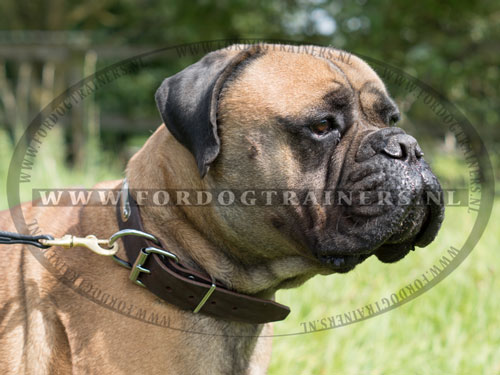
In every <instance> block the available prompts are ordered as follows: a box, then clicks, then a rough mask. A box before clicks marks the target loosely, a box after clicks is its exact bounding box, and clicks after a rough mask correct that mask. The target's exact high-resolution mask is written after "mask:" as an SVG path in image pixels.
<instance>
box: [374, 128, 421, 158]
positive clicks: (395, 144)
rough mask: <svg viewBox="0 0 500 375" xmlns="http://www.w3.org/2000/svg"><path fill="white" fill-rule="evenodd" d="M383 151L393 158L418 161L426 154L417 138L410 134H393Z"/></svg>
mask: <svg viewBox="0 0 500 375" xmlns="http://www.w3.org/2000/svg"><path fill="white" fill-rule="evenodd" d="M382 152H383V153H385V154H386V155H388V156H390V157H391V158H394V159H403V160H409V161H416V160H417V159H420V158H421V157H422V156H423V155H424V153H423V152H422V149H421V148H420V146H419V145H418V143H417V140H416V139H415V138H413V137H412V136H411V135H408V134H395V135H393V136H391V137H390V138H389V140H388V141H387V144H386V145H385V147H384V148H383V149H382Z"/></svg>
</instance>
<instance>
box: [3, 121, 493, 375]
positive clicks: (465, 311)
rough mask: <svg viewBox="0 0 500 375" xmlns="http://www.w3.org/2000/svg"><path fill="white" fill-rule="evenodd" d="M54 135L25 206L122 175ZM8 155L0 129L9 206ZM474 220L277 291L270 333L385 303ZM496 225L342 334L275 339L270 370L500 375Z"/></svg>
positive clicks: (107, 158) (444, 168)
mask: <svg viewBox="0 0 500 375" xmlns="http://www.w3.org/2000/svg"><path fill="white" fill-rule="evenodd" d="M59 139H60V135H59V134H58V133H57V129H55V130H54V131H53V133H52V134H51V135H50V136H49V139H48V140H47V141H46V142H45V143H44V146H43V147H42V148H41V150H40V154H39V155H38V157H37V163H36V165H35V167H34V169H33V171H32V175H33V178H32V181H33V182H32V183H31V184H21V192H22V198H23V200H30V199H31V189H32V188H33V187H36V188H43V187H66V186H85V187H90V186H92V185H93V184H94V183H95V182H97V181H102V180H106V179H114V178H120V177H121V176H122V169H123V166H121V165H118V164H117V163H116V162H115V161H114V160H115V159H116V155H102V154H100V153H93V154H92V155H94V156H92V157H91V158H90V159H89V160H87V163H86V165H85V166H84V168H83V169H81V170H79V171H75V170H70V169H68V168H67V167H65V166H64V163H63V159H62V152H61V150H62V147H61V144H60V142H59ZM11 154H12V147H11V146H10V145H9V142H8V140H7V138H6V136H5V134H4V133H2V132H0V158H1V159H0V160H2V162H0V177H1V181H2V186H1V187H0V189H1V190H0V208H6V207H7V200H6V194H5V182H4V181H5V179H6V175H7V169H8V163H9V161H10V157H11ZM453 163H454V162H453V161H449V160H448V161H446V163H445V162H444V161H443V162H441V164H439V165H436V166H435V170H436V171H437V173H438V175H440V174H441V173H443V174H446V173H447V175H446V176H443V177H444V178H445V180H446V179H448V178H449V179H450V180H451V179H453V178H454V176H457V175H458V176H460V175H462V174H463V170H462V171H456V172H457V173H453V170H452V169H457V168H458V167H457V166H456V165H459V164H456V165H455V166H453ZM440 171H441V173H440ZM460 178H461V177H460ZM497 203H499V202H498V201H497ZM474 219H475V215H473V214H468V213H467V212H466V209H465V208H448V209H447V213H446V219H445V222H444V224H443V229H442V231H441V232H440V234H439V237H438V239H437V240H436V241H435V242H434V243H433V244H432V245H431V246H429V247H428V248H426V249H417V251H416V252H414V253H411V254H410V255H408V256H407V257H406V258H405V259H403V260H402V261H400V262H398V263H395V264H383V263H380V262H378V261H377V260H376V259H375V258H374V257H373V259H369V260H367V261H366V262H365V263H363V264H362V265H360V266H358V267H357V268H356V269H355V270H354V271H353V272H350V273H348V274H346V275H332V276H328V277H325V276H317V277H315V278H313V279H312V280H310V281H309V282H307V283H306V284H305V285H303V286H302V287H300V288H298V289H294V290H286V291H280V292H279V293H278V296H277V300H278V301H279V302H281V303H284V304H286V305H288V306H290V307H291V309H292V313H291V314H290V316H289V318H288V319H287V320H285V321H284V322H279V323H276V324H275V333H276V334H287V333H293V332H302V331H303V328H302V326H301V324H300V323H302V322H307V321H314V320H317V319H321V318H324V317H329V316H332V315H337V314H343V313H347V312H350V311H352V310H354V309H357V308H360V307H363V306H365V305H366V304H368V303H374V302H375V301H377V300H380V299H381V298H383V297H389V296H390V295H391V293H393V292H396V291H398V290H399V289H400V288H401V287H403V286H405V285H406V284H408V283H409V282H411V281H413V280H415V279H416V278H418V277H419V276H420V275H421V274H422V272H424V271H425V270H427V269H428V268H429V267H430V266H431V265H433V264H435V263H439V262H438V260H439V258H440V257H441V256H442V255H443V254H445V252H446V249H448V247H449V246H450V245H452V246H455V247H457V248H460V247H461V246H462V244H463V242H464V240H465V238H466V237H467V236H468V234H469V231H470V228H471V226H472V223H473V222H474ZM499 221H500V205H498V204H497V205H496V206H495V207H494V211H493V214H492V217H491V220H490V222H489V226H488V228H487V230H486V232H485V234H484V235H483V237H482V239H481V241H480V242H479V244H478V246H477V247H476V248H475V249H474V251H473V252H472V253H471V254H470V255H469V257H468V258H467V259H466V260H465V261H464V262H463V263H462V265H461V266H460V267H458V268H457V269H456V270H455V271H454V272H453V273H452V274H451V275H450V276H449V277H448V278H446V279H445V280H444V281H442V282H441V283H440V284H438V285H437V286H436V287H435V288H433V289H431V290H430V291H428V292H426V293H424V294H423V295H421V296H420V297H418V298H417V299H415V300H413V301H410V302H409V303H407V304H405V305H403V306H401V307H400V308H397V309H395V310H393V311H390V312H388V313H385V314H382V315H380V316H376V317H373V318H370V319H368V320H366V321H361V322H358V323H354V324H352V325H348V326H345V327H342V328H336V329H332V330H327V331H323V332H315V333H309V334H301V335H295V336H286V337H276V338H274V339H273V356H272V362H271V367H270V371H269V373H270V374H271V375H285V374H286V375H289V374H294V375H295V374H300V375H309V374H328V375H330V374H346V375H361V374H370V375H372V374H402V375H407V374H430V375H434V374H436V375H438V374H439V375H441V374H467V375H468V374H471V375H473V374H474V375H475V374H500V295H499V290H500V276H499V271H500V268H499V261H498V259H499V256H498V255H497V254H498V252H499V249H498V247H499V243H500V231H499V230H498V222H499Z"/></svg>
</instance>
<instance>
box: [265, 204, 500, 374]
mask: <svg viewBox="0 0 500 375" xmlns="http://www.w3.org/2000/svg"><path fill="white" fill-rule="evenodd" d="M497 203H498V202H497ZM463 211H465V210H464V209H463V208H462V209H460V208H449V209H448V211H447V217H446V220H445V223H444V225H443V230H442V231H441V232H440V235H439V237H438V239H437V240H436V241H435V242H434V243H433V244H432V245H431V246H429V247H428V248H425V249H417V251H416V252H414V253H411V254H410V255H408V256H407V257H406V258H405V259H403V260H402V261H400V262H398V263H395V264H383V263H380V262H378V261H377V260H376V259H375V258H373V259H369V260H368V261H367V262H365V263H364V264H362V265H360V266H358V267H357V268H356V269H355V270H354V271H353V272H351V273H349V274H347V275H332V276H327V277H324V276H317V277H315V278H314V279H312V280H310V281H309V282H307V283H306V284H305V285H303V286H302V287H301V288H299V289H296V290H287V291H281V292H279V293H278V296H277V300H278V301H279V302H281V303H284V304H287V305H289V306H290V307H291V308H292V313H291V315H290V317H289V318H288V319H287V320H286V321H285V322H280V323H277V324H276V325H275V333H276V334H280V333H289V332H296V331H301V330H302V326H300V323H301V322H305V321H311V320H316V319H320V318H323V317H327V316H331V315H336V314H341V313H344V312H349V311H351V310H353V309H355V308H359V307H362V306H364V305H366V304H368V303H373V302H374V301H376V300H380V298H382V297H389V296H390V294H391V293H393V292H397V291H398V290H399V289H400V288H401V287H402V286H404V285H406V284H407V283H408V282H410V281H412V280H414V279H415V278H418V277H419V275H420V274H421V273H422V272H423V271H425V270H426V269H428V267H429V266H430V265H432V264H434V263H436V261H437V260H438V259H439V257H440V256H441V255H443V254H444V252H445V250H446V249H447V248H448V247H449V246H450V245H454V246H457V247H459V246H460V245H461V244H462V243H463V241H464V238H465V236H466V235H467V234H468V232H469V231H470V227H471V224H472V221H473V220H472V219H473V217H470V218H469V220H467V216H466V215H467V214H464V212H463ZM499 220H500V206H499V205H498V204H497V205H496V207H495V208H494V213H493V215H492V217H491V220H490V223H489V226H488V228H487V230H486V232H485V234H484V235H483V237H482V239H481V241H480V242H479V244H478V246H477V247H476V248H475V249H474V250H473V252H472V253H471V254H470V255H469V257H468V258H467V259H466V260H465V261H464V262H463V263H462V264H461V265H460V266H459V267H458V268H457V269H456V270H455V271H454V272H453V273H452V274H451V275H450V276H449V277H448V278H446V279H445V280H443V281H442V282H441V283H439V284H438V285H437V286H436V287H434V288H433V289H431V290H429V291H427V292H426V293H424V294H423V295H421V296H420V297H418V298H417V299H415V300H413V301H410V302H409V303H407V304H405V305H403V306H401V307H400V308H397V309H395V310H393V311H389V312H387V313H385V314H382V315H380V316H376V317H373V318H370V319H368V320H366V321H361V322H358V323H355V324H353V325H349V326H345V327H342V328H335V329H332V330H327V331H324V332H315V333H310V334H306V335H298V336H290V337H276V338H275V339H274V341H273V357H272V363H271V368H270V372H269V373H270V374H272V375H280V374H352V375H359V374H370V375H371V374H402V375H403V374H405V375H406V374H436V375H437V374H471V375H472V374H500V313H499V312H500V298H499V292H498V291H499V290H500V277H499V276H498V272H499V267H498V259H499V258H498V244H499V242H500V234H499V232H498V221H499ZM437 263H439V262H437Z"/></svg>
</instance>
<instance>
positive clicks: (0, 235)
mask: <svg viewBox="0 0 500 375" xmlns="http://www.w3.org/2000/svg"><path fill="white" fill-rule="evenodd" d="M53 239H54V237H52V236H50V235H48V234H44V235H39V236H29V235H26V234H19V233H12V232H6V231H0V245H15V244H23V245H33V246H36V247H39V248H40V249H48V248H49V247H50V245H44V244H42V243H41V242H39V240H53Z"/></svg>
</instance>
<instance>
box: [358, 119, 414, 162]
mask: <svg viewBox="0 0 500 375" xmlns="http://www.w3.org/2000/svg"><path fill="white" fill-rule="evenodd" d="M362 136H363V139H362V140H361V143H360V145H359V148H358V151H357V153H356V158H355V160H356V161H357V162H358V163H361V162H363V161H365V160H368V159H370V158H372V157H374V156H375V155H380V154H382V155H385V156H386V157H389V158H391V159H397V160H404V161H408V162H417V160H418V159H420V158H422V156H423V155H424V153H423V152H422V149H421V148H420V146H419V145H418V143H417V140H416V139H415V138H413V137H412V136H411V135H408V134H406V133H405V132H404V131H403V129H401V128H397V127H395V126H394V127H390V128H383V129H380V130H377V131H374V132H368V133H365V134H364V135H362Z"/></svg>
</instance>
